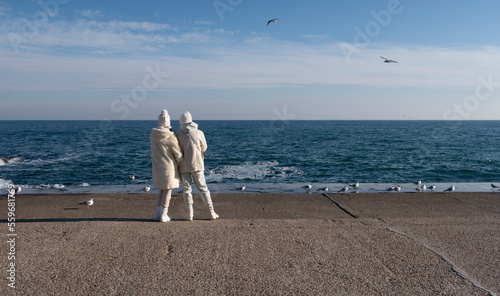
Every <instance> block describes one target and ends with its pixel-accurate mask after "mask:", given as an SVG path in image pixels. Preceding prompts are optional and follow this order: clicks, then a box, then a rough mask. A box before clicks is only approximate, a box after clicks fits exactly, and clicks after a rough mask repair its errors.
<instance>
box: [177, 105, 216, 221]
mask: <svg viewBox="0 0 500 296" xmlns="http://www.w3.org/2000/svg"><path fill="white" fill-rule="evenodd" d="M175 134H176V135H177V139H179V144H180V145H181V149H182V153H183V155H184V159H183V160H182V161H181V162H180V164H179V172H180V177H181V184H182V191H183V192H184V201H185V202H186V206H187V208H188V218H187V219H188V220H189V221H192V220H193V216H194V213H193V195H192V191H193V190H192V188H191V183H193V181H194V184H195V185H196V188H198V191H200V195H201V199H202V200H203V203H204V204H205V206H206V207H207V209H208V211H209V212H210V218H211V219H212V220H215V219H217V218H219V215H217V214H216V213H215V211H214V206H213V204H212V198H211V197H210V191H209V190H208V187H207V183H206V181H205V172H204V171H205V164H204V161H203V156H204V154H205V151H206V150H207V141H206V140H205V134H203V132H202V131H201V130H199V129H198V124H196V123H194V122H193V118H192V116H191V113H189V112H187V111H186V112H184V114H182V116H181V118H180V119H179V130H178V131H177V132H176V133H175Z"/></svg>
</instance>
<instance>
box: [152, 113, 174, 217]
mask: <svg viewBox="0 0 500 296" xmlns="http://www.w3.org/2000/svg"><path fill="white" fill-rule="evenodd" d="M150 142H151V162H152V164H153V186H154V187H156V188H158V189H160V193H159V194H158V202H157V203H156V213H155V216H154V218H153V220H156V221H161V222H168V221H170V217H169V216H168V206H169V204H170V198H171V196H172V189H173V188H179V171H178V164H179V163H180V162H181V161H182V152H181V148H180V146H179V141H178V140H177V137H176V136H175V134H174V132H173V131H172V128H171V127H170V116H169V115H168V112H167V110H165V109H164V110H163V111H162V112H161V114H160V116H158V127H156V128H153V130H152V131H151V135H150Z"/></svg>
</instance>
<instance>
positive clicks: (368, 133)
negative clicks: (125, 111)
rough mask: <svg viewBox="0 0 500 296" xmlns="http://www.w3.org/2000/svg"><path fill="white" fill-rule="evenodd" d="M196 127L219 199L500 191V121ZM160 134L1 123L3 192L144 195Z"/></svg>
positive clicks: (124, 127)
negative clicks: (396, 190) (395, 190)
mask: <svg viewBox="0 0 500 296" xmlns="http://www.w3.org/2000/svg"><path fill="white" fill-rule="evenodd" d="M196 122H197V123H198V125H199V129H200V130H202V131H203V132H204V133H205V137H206V139H207V143H208V150H207V152H206V154H205V166H206V170H205V175H206V179H207V183H208V186H209V189H210V190H211V192H213V193H235V194H241V193H242V192H241V190H240V187H242V186H243V185H245V187H246V189H245V191H244V192H243V193H246V192H250V193H259V192H261V193H304V192H306V191H305V189H304V188H302V187H303V186H305V185H307V184H310V185H311V186H312V188H311V189H310V190H309V192H312V193H315V192H320V191H319V189H320V188H324V187H328V190H329V191H328V192H330V193H337V192H338V191H339V190H340V189H341V188H342V187H344V186H345V185H348V186H350V185H352V184H353V183H356V182H359V183H360V186H359V188H358V189H357V191H358V192H385V191H387V190H388V189H390V188H391V187H392V186H396V185H400V186H401V188H402V189H401V191H402V192H417V191H419V188H420V186H422V185H423V184H426V185H427V187H429V186H430V185H436V189H435V192H443V191H444V190H445V189H447V188H448V187H450V186H451V185H454V186H455V188H456V189H455V191H462V192H481V191H491V190H493V189H492V187H491V183H494V184H496V185H499V186H500V121H465V120H463V121H412V120H401V121H367V120H362V121H302V120H271V121H266V120H259V121H248V120H241V121H240V120H223V121H219V120H199V121H196ZM172 124H173V126H172V128H173V129H174V130H177V129H178V125H177V126H176V122H174V121H172ZM155 126H156V121H105V120H101V121H77V120H75V121H59V120H57V121H56V120H54V121H22V120H16V121H5V120H4V121H0V139H1V141H2V145H1V149H0V191H1V192H3V193H6V192H7V189H8V188H11V187H13V186H20V187H21V188H22V193H51V194H52V193H136V192H137V193H139V192H141V190H142V189H143V188H144V187H145V186H147V185H149V184H152V173H151V154H150V142H149V135H150V132H151V129H152V128H154V127H155ZM132 176H135V178H134V179H132V178H131V177H132ZM419 180H421V182H422V183H421V185H419V186H417V185H416V184H414V183H415V182H417V181H419ZM155 190H156V191H157V189H155V188H153V189H152V190H151V192H155ZM180 191H181V189H180V188H179V189H175V190H174V193H175V192H180ZM349 191H350V192H352V188H350V189H349ZM349 191H348V192H349ZM427 191H428V190H427ZM495 191H496V192H498V189H495Z"/></svg>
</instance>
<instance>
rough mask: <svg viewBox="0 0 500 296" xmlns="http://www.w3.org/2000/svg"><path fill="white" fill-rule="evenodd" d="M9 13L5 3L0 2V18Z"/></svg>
mask: <svg viewBox="0 0 500 296" xmlns="http://www.w3.org/2000/svg"><path fill="white" fill-rule="evenodd" d="M9 11H10V7H9V5H8V4H7V3H5V2H0V16H4V15H7V13H8V12H9Z"/></svg>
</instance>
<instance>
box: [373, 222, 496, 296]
mask: <svg viewBox="0 0 500 296" xmlns="http://www.w3.org/2000/svg"><path fill="white" fill-rule="evenodd" d="M377 220H378V221H379V222H380V223H381V224H382V228H384V229H385V230H387V231H390V232H392V233H395V234H398V235H401V236H403V237H406V238H409V239H411V240H413V241H414V242H416V243H418V244H420V245H421V246H423V247H424V248H426V249H427V250H429V251H431V252H432V253H434V254H435V255H436V256H438V257H439V258H440V259H441V260H443V261H444V262H445V263H446V264H448V266H449V267H450V269H451V270H452V271H453V272H454V273H455V274H457V275H458V276H460V277H462V278H464V279H465V280H467V281H469V282H470V283H471V284H472V285H474V286H475V287H477V288H479V289H482V290H483V291H485V292H488V293H489V294H490V296H499V295H498V294H496V293H494V292H492V291H490V290H489V289H488V288H486V287H485V286H483V285H481V284H480V283H478V282H477V280H475V279H473V278H472V277H470V276H469V275H468V274H467V273H466V272H465V271H464V270H462V269H461V268H460V267H458V266H457V265H455V264H454V263H453V262H452V261H451V260H450V259H448V258H447V257H446V256H445V255H443V254H440V253H439V252H438V251H436V250H434V249H433V248H432V247H431V246H429V245H427V244H425V243H424V242H422V241H420V240H418V239H416V238H414V237H411V236H410V235H408V234H406V233H403V232H400V231H398V230H396V229H394V228H391V227H389V226H387V225H385V222H384V220H382V219H381V218H377Z"/></svg>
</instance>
